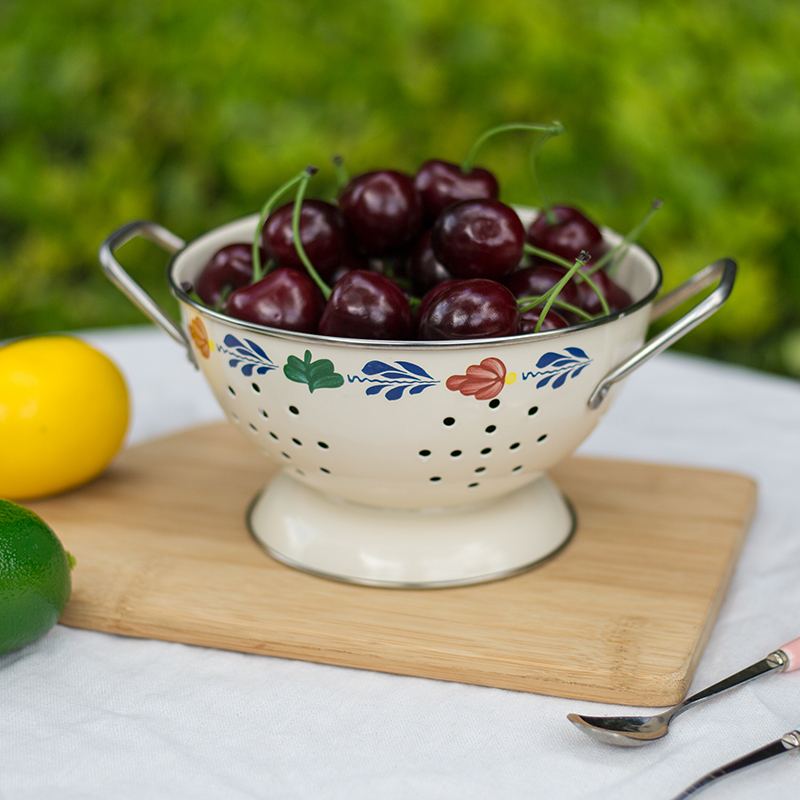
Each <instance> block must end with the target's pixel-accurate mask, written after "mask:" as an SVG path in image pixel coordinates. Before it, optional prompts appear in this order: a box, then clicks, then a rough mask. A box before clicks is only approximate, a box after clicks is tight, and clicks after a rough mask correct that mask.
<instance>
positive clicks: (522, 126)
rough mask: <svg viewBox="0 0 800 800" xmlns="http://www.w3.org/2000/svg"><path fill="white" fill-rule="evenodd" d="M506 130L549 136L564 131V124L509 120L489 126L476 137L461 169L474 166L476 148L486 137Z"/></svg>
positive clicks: (466, 169)
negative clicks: (542, 132)
mask: <svg viewBox="0 0 800 800" xmlns="http://www.w3.org/2000/svg"><path fill="white" fill-rule="evenodd" d="M506 131H544V132H545V133H547V134H549V135H548V136H547V138H548V139H549V138H550V137H551V136H558V135H560V134H562V133H564V126H563V125H562V124H561V123H560V122H553V123H552V124H551V125H538V124H536V123H532V122H510V123H508V124H507V125H498V126H497V127H496V128H490V129H489V130H488V131H486V133H484V134H483V135H482V136H480V137H479V138H478V140H477V141H476V142H475V144H474V145H472V149H471V150H470V151H469V153H468V155H467V157H466V158H465V159H464V163H463V164H462V165H461V171H462V172H465V173H470V172H472V168H473V167H474V166H475V157H476V156H477V155H478V150H480V149H481V147H482V146H483V144H484V143H485V142H486V141H487V139H491V138H492V136H495V135H496V134H498V133H505V132H506Z"/></svg>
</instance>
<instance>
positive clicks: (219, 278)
mask: <svg viewBox="0 0 800 800" xmlns="http://www.w3.org/2000/svg"><path fill="white" fill-rule="evenodd" d="M261 260H262V262H263V261H265V260H266V256H265V254H264V252H263V250H262V251H261ZM252 279H253V245H252V244H238V243H237V244H229V245H227V246H225V247H223V248H222V249H221V250H217V252H216V253H214V255H213V256H211V259H210V260H209V262H208V264H206V265H205V267H203V271H202V272H201V273H200V275H199V276H198V278H197V281H196V282H195V285H194V290H195V292H197V296H198V297H199V298H200V299H201V300H202V301H203V302H204V303H205V304H206V305H207V306H210V307H211V308H216V307H217V306H218V305H219V304H220V301H221V300H223V299H224V298H225V297H226V296H227V295H228V294H230V292H232V291H233V290H234V289H238V288H239V287H240V286H245V285H246V284H248V283H250V281H251V280H252Z"/></svg>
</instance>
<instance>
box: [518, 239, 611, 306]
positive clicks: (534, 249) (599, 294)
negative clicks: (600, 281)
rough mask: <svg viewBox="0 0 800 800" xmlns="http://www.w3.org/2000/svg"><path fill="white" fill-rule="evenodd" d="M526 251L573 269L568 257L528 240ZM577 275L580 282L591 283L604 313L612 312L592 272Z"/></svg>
mask: <svg viewBox="0 0 800 800" xmlns="http://www.w3.org/2000/svg"><path fill="white" fill-rule="evenodd" d="M525 252H526V253H528V254H530V255H532V256H539V257H540V258H545V259H547V260H548V261H552V262H553V263H554V264H558V265H559V266H560V267H564V269H572V267H573V264H571V263H570V262H569V261H567V259H566V258H561V256H557V255H556V254H555V253H551V252H549V251H548V250H542V249H541V248H540V247H535V246H534V245H532V244H528V243H527V242H525ZM594 272H596V270H592V273H594ZM575 277H576V279H577V280H578V282H579V283H583V281H586V283H588V284H589V288H590V289H591V290H592V291H593V292H594V293H595V294H596V295H597V299H598V300H599V301H600V307H601V308H602V309H603V314H610V313H611V309H610V308H609V306H608V300H606V298H605V295H604V294H603V293H602V292H601V291H600V288H599V287H598V285H597V284H596V283H595V282H594V281H593V280H592V277H591V274H590V273H589V272H588V271H587V272H583V271H581V272H579V273H578V274H577V275H576V276H575Z"/></svg>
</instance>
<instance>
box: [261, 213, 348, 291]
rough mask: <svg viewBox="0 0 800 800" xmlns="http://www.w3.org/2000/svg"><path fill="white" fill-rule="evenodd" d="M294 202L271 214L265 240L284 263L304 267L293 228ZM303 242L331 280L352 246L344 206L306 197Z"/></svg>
mask: <svg viewBox="0 0 800 800" xmlns="http://www.w3.org/2000/svg"><path fill="white" fill-rule="evenodd" d="M293 214H294V203H287V204H286V205H283V206H281V207H280V208H278V209H276V210H275V211H273V212H272V214H270V216H269V217H268V218H267V221H266V223H265V224H264V228H263V233H262V241H263V244H264V248H265V250H266V251H267V253H269V255H270V256H271V257H272V258H274V259H275V261H277V262H278V263H279V264H280V265H281V266H283V267H295V268H296V269H304V268H305V267H304V265H303V262H302V260H301V258H300V256H299V255H298V253H297V248H296V247H295V244H294V233H293V230H292V217H293ZM299 224H300V243H301V245H302V247H303V249H304V250H305V253H306V255H307V256H308V258H309V260H310V261H311V263H312V264H313V265H314V268H315V269H316V270H317V272H318V273H319V275H320V277H322V278H323V279H325V280H327V279H328V278H330V277H331V275H332V274H333V271H334V270H335V269H336V267H338V266H339V264H340V262H341V260H342V257H343V255H344V253H345V251H346V249H347V246H348V237H349V234H348V230H347V222H346V220H345V218H344V214H342V212H341V210H340V209H339V208H337V207H336V206H334V205H331V204H330V203H326V202H324V201H323V200H303V202H302V205H301V206H300V223H299Z"/></svg>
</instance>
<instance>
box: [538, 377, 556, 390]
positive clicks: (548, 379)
mask: <svg viewBox="0 0 800 800" xmlns="http://www.w3.org/2000/svg"><path fill="white" fill-rule="evenodd" d="M552 377H553V376H552V375H548V376H547V377H546V378H543V379H542V380H540V381H539V383H537V384H536V388H537V389H541V388H542V386H547V384H548V383H550V378H552Z"/></svg>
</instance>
